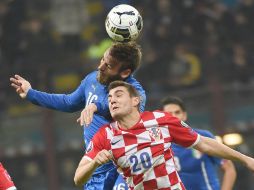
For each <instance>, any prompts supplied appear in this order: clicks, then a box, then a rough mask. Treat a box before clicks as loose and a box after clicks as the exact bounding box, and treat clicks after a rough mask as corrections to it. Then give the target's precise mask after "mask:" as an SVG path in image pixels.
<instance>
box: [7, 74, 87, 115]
mask: <svg viewBox="0 0 254 190" xmlns="http://www.w3.org/2000/svg"><path fill="white" fill-rule="evenodd" d="M10 81H11V86H12V87H13V88H15V89H16V92H17V93H18V94H19V96H20V97H21V98H25V99H27V100H29V101H30V102H32V103H33V104H35V105H39V106H42V107H46V108H49V109H55V110H59V111H64V112H74V111H78V110H81V109H82V108H84V107H85V103H86V102H85V95H84V92H83V84H82V83H81V85H80V86H79V87H78V88H77V89H76V90H75V91H74V92H72V93H71V94H50V93H46V92H41V91H37V90H34V89H32V87H31V84H30V83H29V82H28V81H27V80H26V79H25V78H23V77H21V76H19V75H15V76H14V77H11V78H10ZM82 82H83V81H82Z"/></svg>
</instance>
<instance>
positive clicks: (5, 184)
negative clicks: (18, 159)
mask: <svg viewBox="0 0 254 190" xmlns="http://www.w3.org/2000/svg"><path fill="white" fill-rule="evenodd" d="M0 190H16V187H15V185H14V183H13V181H12V180H11V177H10V175H9V174H8V172H7V170H6V169H5V168H4V166H3V165H2V163H1V162H0Z"/></svg>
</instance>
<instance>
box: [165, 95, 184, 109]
mask: <svg viewBox="0 0 254 190" xmlns="http://www.w3.org/2000/svg"><path fill="white" fill-rule="evenodd" d="M168 104H176V105H178V106H179V107H180V108H181V109H182V110H183V111H184V112H185V111H186V107H185V104H184V102H183V100H182V99H181V98H178V97H175V96H167V97H165V98H163V99H162V100H161V105H162V106H165V105H168Z"/></svg>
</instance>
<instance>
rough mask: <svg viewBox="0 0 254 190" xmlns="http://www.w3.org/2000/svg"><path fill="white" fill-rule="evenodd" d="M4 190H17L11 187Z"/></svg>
mask: <svg viewBox="0 0 254 190" xmlns="http://www.w3.org/2000/svg"><path fill="white" fill-rule="evenodd" d="M6 190H17V188H16V187H15V186H12V187H9V188H8V189H6Z"/></svg>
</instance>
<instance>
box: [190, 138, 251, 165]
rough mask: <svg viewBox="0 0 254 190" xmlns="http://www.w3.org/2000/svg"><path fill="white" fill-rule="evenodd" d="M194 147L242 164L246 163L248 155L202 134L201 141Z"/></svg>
mask: <svg viewBox="0 0 254 190" xmlns="http://www.w3.org/2000/svg"><path fill="white" fill-rule="evenodd" d="M194 148H195V149H197V150H199V151H201V152H203V153H206V154H208V155H211V156H216V157H220V158H224V159H228V160H232V161H239V162H242V163H243V164H246V160H247V159H248V158H249V157H248V156H246V155H243V154H242V153H240V152H237V151H235V150H233V149H231V148H229V147H228V146H226V145H224V144H222V143H219V142H217V141H216V140H214V139H211V138H207V137H204V136H201V141H200V142H199V143H198V144H197V145H196V146H195V147H194Z"/></svg>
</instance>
